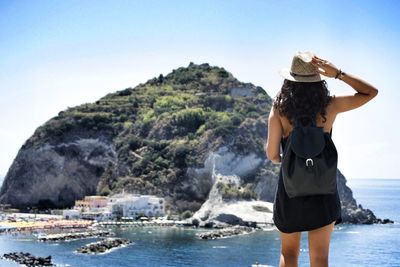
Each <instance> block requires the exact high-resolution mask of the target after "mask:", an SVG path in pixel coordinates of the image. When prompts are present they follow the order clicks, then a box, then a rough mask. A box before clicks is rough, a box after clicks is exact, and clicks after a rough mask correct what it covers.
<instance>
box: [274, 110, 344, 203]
mask: <svg viewBox="0 0 400 267" xmlns="http://www.w3.org/2000/svg"><path fill="white" fill-rule="evenodd" d="M304 119H307V121H308V123H305V124H303V123H302V121H303V120H304ZM331 135H332V131H331V133H330V134H329V133H325V132H324V130H323V127H317V124H316V121H315V119H314V118H311V117H309V116H304V115H303V116H298V117H297V118H296V119H295V127H294V128H293V130H292V131H291V132H290V134H289V136H288V139H287V141H286V145H285V150H284V151H283V158H282V164H281V171H282V176H283V183H284V186H285V190H286V193H287V194H288V196H289V197H290V198H293V197H299V196H310V195H324V194H334V193H335V192H336V190H337V188H336V186H337V184H336V173H337V161H338V154H337V150H336V147H335V144H334V143H333V141H332V139H331Z"/></svg>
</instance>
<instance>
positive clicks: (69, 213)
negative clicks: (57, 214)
mask: <svg viewBox="0 0 400 267" xmlns="http://www.w3.org/2000/svg"><path fill="white" fill-rule="evenodd" d="M62 216H63V218H64V219H67V220H76V219H79V218H80V217H81V213H80V212H79V210H75V209H72V210H63V211H62Z"/></svg>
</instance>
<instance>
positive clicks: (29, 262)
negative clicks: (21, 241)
mask: <svg viewBox="0 0 400 267" xmlns="http://www.w3.org/2000/svg"><path fill="white" fill-rule="evenodd" d="M2 258H3V259H6V260H10V261H14V262H16V263H19V264H23V265H26V266H28V267H36V266H54V265H53V264H52V263H51V256H48V257H46V258H42V257H35V256H33V255H32V254H30V253H24V252H11V253H6V254H4V255H3V257H2Z"/></svg>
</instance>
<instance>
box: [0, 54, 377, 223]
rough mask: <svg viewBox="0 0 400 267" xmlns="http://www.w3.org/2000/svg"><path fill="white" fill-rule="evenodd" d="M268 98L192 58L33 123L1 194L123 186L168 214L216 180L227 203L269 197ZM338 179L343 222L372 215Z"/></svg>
mask: <svg viewBox="0 0 400 267" xmlns="http://www.w3.org/2000/svg"><path fill="white" fill-rule="evenodd" d="M271 102H272V99H271V97H270V96H268V95H267V93H266V92H265V91H264V90H263V89H262V88H261V87H259V86H254V85H253V84H251V83H243V82H240V81H238V80H237V79H236V78H235V77H234V76H233V75H232V74H231V73H229V72H228V71H226V70H225V69H224V68H220V67H216V66H210V65H209V64H207V63H204V64H200V65H198V64H194V63H192V62H191V63H190V64H189V65H188V67H180V68H178V69H174V70H173V71H172V72H171V73H169V74H168V75H166V76H165V77H164V76H163V75H161V74H160V75H159V76H158V77H155V78H153V79H150V80H148V81H147V82H146V83H141V84H139V85H137V86H136V87H134V88H126V89H124V90H121V91H117V92H115V93H111V94H108V95H106V96H105V97H103V98H101V99H99V100H98V101H96V102H95V103H85V104H82V105H80V106H76V107H72V108H68V109H67V110H64V111H61V112H60V113H59V114H58V116H56V117H54V118H51V119H50V120H49V121H47V122H46V123H45V124H43V125H41V126H40V127H38V128H37V129H36V131H35V132H34V134H33V135H32V136H31V137H30V138H29V139H28V140H27V141H26V142H25V143H24V144H23V145H22V147H21V149H20V150H19V152H18V154H17V156H16V158H15V160H14V162H13V163H12V165H11V167H10V169H9V171H8V173H7V175H6V177H5V180H4V183H3V186H2V188H1V192H0V202H1V203H9V204H11V205H12V206H14V207H17V208H22V209H26V208H28V207H33V206H35V207H37V208H40V209H46V208H52V207H68V206H71V205H73V203H74V201H75V200H76V199H81V198H83V197H84V196H85V195H93V194H99V195H110V194H113V193H118V192H121V191H122V190H125V192H134V193H141V194H156V195H159V196H163V197H165V199H166V203H167V205H166V208H167V210H168V211H169V212H171V213H180V212H183V211H186V212H189V213H193V212H196V211H198V210H200V208H201V206H202V204H203V203H205V202H206V201H207V200H208V197H209V193H210V190H211V189H212V188H213V186H214V185H215V187H214V188H217V192H218V194H219V196H220V198H221V199H222V200H223V201H226V202H230V201H237V200H244V201H255V200H257V201H267V202H272V201H273V197H274V193H275V190H276V185H277V177H278V176H277V173H278V167H277V166H276V165H273V164H271V162H270V161H269V160H268V159H266V156H265V152H264V142H265V140H266V136H267V125H266V122H267V118H268V114H269V110H270V107H271ZM216 172H217V173H216ZM213 173H214V175H213ZM218 175H219V176H229V175H230V176H232V175H234V176H235V177H236V180H235V181H236V182H234V183H231V182H229V180H227V179H221V181H219V180H218V179H216V177H219V176H218ZM217 183H218V184H217ZM338 183H339V189H340V196H341V199H342V212H343V218H344V220H345V221H348V222H355V223H357V222H361V223H372V222H378V219H377V218H376V217H375V216H374V214H373V213H372V211H370V210H368V209H363V208H362V207H361V206H359V205H357V203H356V201H355V200H354V198H353V196H352V192H351V190H350V188H348V187H347V186H346V179H345V178H344V176H343V175H342V174H341V173H340V172H339V173H338ZM202 211H204V207H203V209H202Z"/></svg>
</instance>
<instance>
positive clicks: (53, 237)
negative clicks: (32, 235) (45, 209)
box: [38, 230, 113, 242]
mask: <svg viewBox="0 0 400 267" xmlns="http://www.w3.org/2000/svg"><path fill="white" fill-rule="evenodd" d="M111 235H113V233H112V232H110V231H106V230H93V231H85V232H69V233H59V234H50V235H45V236H40V237H38V240H39V241H42V242H47V241H67V240H74V239H83V238H91V237H103V236H111Z"/></svg>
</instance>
